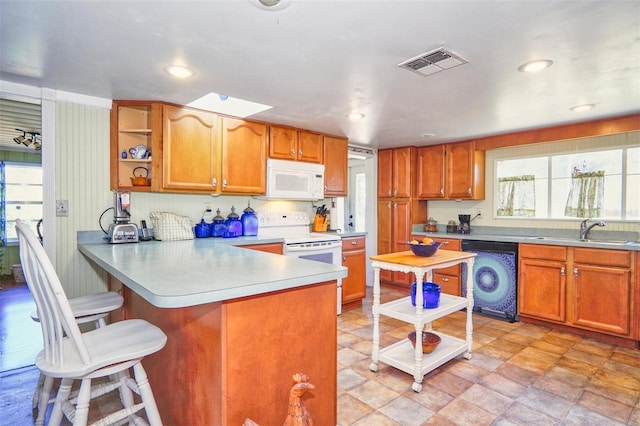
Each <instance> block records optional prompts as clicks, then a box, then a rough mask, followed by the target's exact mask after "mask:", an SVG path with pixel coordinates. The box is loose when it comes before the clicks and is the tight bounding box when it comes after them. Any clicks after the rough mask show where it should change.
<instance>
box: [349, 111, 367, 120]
mask: <svg viewBox="0 0 640 426" xmlns="http://www.w3.org/2000/svg"><path fill="white" fill-rule="evenodd" d="M363 118H364V114H362V113H359V112H352V113H351V114H349V120H362V119H363Z"/></svg>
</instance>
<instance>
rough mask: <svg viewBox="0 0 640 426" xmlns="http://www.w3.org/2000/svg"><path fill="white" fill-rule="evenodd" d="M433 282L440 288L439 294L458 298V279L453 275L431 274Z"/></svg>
mask: <svg viewBox="0 0 640 426" xmlns="http://www.w3.org/2000/svg"><path fill="white" fill-rule="evenodd" d="M433 282H434V283H435V284H438V285H439V286H440V292H441V293H446V294H451V295H453V296H460V278H459V277H457V276H455V275H446V274H440V273H438V272H436V271H434V272H433Z"/></svg>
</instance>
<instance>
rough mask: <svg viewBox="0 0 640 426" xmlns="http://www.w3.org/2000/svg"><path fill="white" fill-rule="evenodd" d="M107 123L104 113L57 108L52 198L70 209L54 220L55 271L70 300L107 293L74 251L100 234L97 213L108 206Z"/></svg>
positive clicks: (103, 281) (96, 271) (100, 276)
mask: <svg viewBox="0 0 640 426" xmlns="http://www.w3.org/2000/svg"><path fill="white" fill-rule="evenodd" d="M109 120H110V116H109V110H108V109H102V108H99V107H89V106H83V105H78V104H73V103H68V102H57V103H56V153H55V156H56V158H55V164H56V171H55V173H56V182H55V193H56V196H55V198H56V200H67V201H68V203H69V216H68V217H56V231H57V241H56V253H57V259H56V269H57V271H58V275H59V277H60V280H61V282H62V285H63V287H64V289H65V291H66V293H67V296H68V297H70V298H72V297H78V296H83V295H86V294H92V293H96V292H100V291H106V290H107V276H106V274H105V273H104V272H103V271H102V270H101V269H100V268H97V267H95V265H93V264H92V263H91V262H89V261H88V260H87V259H86V258H85V257H84V256H83V255H82V254H81V253H80V252H79V251H78V249H77V244H76V237H77V232H78V231H86V230H96V229H99V226H98V217H99V216H100V213H101V212H102V211H104V210H105V208H107V207H109V206H111V205H112V204H113V202H112V199H113V195H112V193H111V191H110V190H109ZM44 229H45V231H44V232H45V238H46V226H45V227H44Z"/></svg>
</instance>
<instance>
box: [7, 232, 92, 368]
mask: <svg viewBox="0 0 640 426" xmlns="http://www.w3.org/2000/svg"><path fill="white" fill-rule="evenodd" d="M16 231H17V233H18V239H19V241H20V263H21V264H22V270H23V272H24V275H25V279H26V281H27V286H28V287H29V290H30V291H31V294H32V295H33V298H34V300H35V302H36V308H37V309H38V317H39V318H40V325H41V327H42V340H43V343H44V354H45V357H46V360H47V362H48V363H51V364H53V365H57V366H62V365H64V353H63V344H62V342H63V340H64V339H71V340H72V341H73V343H74V345H73V346H74V348H75V350H76V352H77V353H76V354H75V356H77V357H78V359H80V360H81V361H82V362H83V363H85V364H88V363H89V362H90V361H91V357H90V356H89V352H88V351H87V348H86V346H85V344H84V340H83V339H82V335H81V333H80V328H79V327H78V324H77V323H76V320H75V317H74V315H73V311H72V310H71V306H70V305H69V300H68V299H67V295H66V294H65V292H64V289H63V288H62V284H61V283H60V279H59V278H58V275H57V273H56V271H55V268H54V267H53V265H52V264H51V260H49V257H48V256H47V253H46V252H45V251H44V248H43V247H42V245H41V244H40V241H39V240H38V237H36V235H35V234H34V233H33V231H32V230H31V229H30V228H29V227H28V226H27V224H26V223H24V222H22V221H20V220H19V219H18V220H17V221H16Z"/></svg>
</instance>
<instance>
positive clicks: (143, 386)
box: [133, 363, 162, 426]
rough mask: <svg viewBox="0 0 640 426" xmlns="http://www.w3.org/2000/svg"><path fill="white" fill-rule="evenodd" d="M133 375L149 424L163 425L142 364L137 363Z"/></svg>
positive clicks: (153, 425) (154, 425)
mask: <svg viewBox="0 0 640 426" xmlns="http://www.w3.org/2000/svg"><path fill="white" fill-rule="evenodd" d="M133 375H134V377H135V379H136V383H137V384H138V391H139V392H140V397H141V398H142V403H143V404H144V409H145V411H146V413H147V419H149V424H150V425H151V426H156V425H162V419H161V418H160V413H159V412H158V406H157V405H156V400H155V398H154V397H153V391H152V390H151V385H150V384H149V379H147V373H146V372H145V371H144V368H143V367H142V364H141V363H137V364H136V365H134V366H133Z"/></svg>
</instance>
